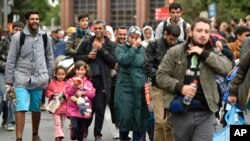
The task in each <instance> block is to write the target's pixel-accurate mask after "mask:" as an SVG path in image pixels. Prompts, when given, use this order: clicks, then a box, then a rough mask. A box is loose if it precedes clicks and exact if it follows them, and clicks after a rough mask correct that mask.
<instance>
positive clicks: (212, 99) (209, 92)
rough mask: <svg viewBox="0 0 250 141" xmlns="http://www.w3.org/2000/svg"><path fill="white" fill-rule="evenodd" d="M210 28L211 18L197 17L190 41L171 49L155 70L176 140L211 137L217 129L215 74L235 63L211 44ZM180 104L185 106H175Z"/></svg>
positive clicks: (226, 69)
mask: <svg viewBox="0 0 250 141" xmlns="http://www.w3.org/2000/svg"><path fill="white" fill-rule="evenodd" d="M210 31H211V26H210V21H209V20H207V19H205V18H197V19H196V20H195V21H194V23H193V24H192V26H191V31H190V33H189V36H190V37H189V38H188V40H187V42H186V43H185V44H180V45H177V46H176V47H174V48H170V49H169V51H168V52H167V54H166V55H165V56H164V58H163V60H162V62H161V63H160V65H159V68H158V71H157V74H156V81H157V84H158V86H159V87H160V88H162V89H163V90H165V91H166V96H165V108H166V109H168V110H170V111H171V110H172V112H171V117H170V120H171V123H172V128H173V135H174V140H175V141H190V140H192V141H209V140H212V136H213V134H214V132H215V123H216V119H215V112H217V111H218V103H219V94H218V89H217V84H216V81H215V78H216V77H215V76H216V75H222V76H226V75H227V74H228V73H229V72H230V70H231V68H232V64H231V62H230V61H229V60H228V59H227V57H226V56H224V55H223V54H222V53H221V52H220V50H219V49H217V48H214V47H213V46H212V45H211V44H210V42H209V37H210ZM184 98H188V99H189V100H191V103H190V104H188V103H186V102H187V101H185V100H184V101H183V99H184ZM178 100H179V101H178ZM178 103H179V104H178ZM181 104H182V107H183V108H182V109H183V110H175V109H177V108H178V107H176V105H177V106H180V105H181ZM171 108H172V109H171Z"/></svg>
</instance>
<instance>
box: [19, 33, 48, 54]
mask: <svg viewBox="0 0 250 141" xmlns="http://www.w3.org/2000/svg"><path fill="white" fill-rule="evenodd" d="M42 36H43V45H44V52H45V51H46V47H47V43H48V37H47V34H46V33H45V34H43V35H42ZM24 41H25V34H24V33H23V31H21V32H20V50H19V55H18V56H20V53H21V49H22V47H23V44H24Z"/></svg>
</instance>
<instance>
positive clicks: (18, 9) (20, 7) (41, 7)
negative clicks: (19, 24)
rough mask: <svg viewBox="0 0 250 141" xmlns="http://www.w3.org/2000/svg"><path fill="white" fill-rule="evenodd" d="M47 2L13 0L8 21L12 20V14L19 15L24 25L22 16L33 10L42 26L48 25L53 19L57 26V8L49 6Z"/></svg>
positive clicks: (46, 0)
mask: <svg viewBox="0 0 250 141" xmlns="http://www.w3.org/2000/svg"><path fill="white" fill-rule="evenodd" d="M48 1H49V0H14V6H13V7H12V12H11V14H10V15H9V17H10V18H9V19H12V17H13V15H14V14H18V15H20V17H21V18H20V20H21V21H23V22H24V23H25V17H24V14H25V13H26V12H27V11H28V10H30V9H34V10H37V11H39V13H40V18H41V19H40V21H41V24H43V25H50V22H51V18H52V17H55V19H56V22H55V23H56V24H59V20H60V19H59V14H60V10H59V6H57V7H55V8H54V7H53V6H51V5H50V4H49V2H48Z"/></svg>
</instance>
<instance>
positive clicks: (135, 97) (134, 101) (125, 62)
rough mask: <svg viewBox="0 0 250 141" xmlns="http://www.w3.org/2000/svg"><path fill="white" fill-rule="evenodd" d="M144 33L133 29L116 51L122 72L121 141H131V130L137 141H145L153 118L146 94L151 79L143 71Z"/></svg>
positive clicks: (118, 110) (119, 87) (118, 94)
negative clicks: (149, 118)
mask: <svg viewBox="0 0 250 141" xmlns="http://www.w3.org/2000/svg"><path fill="white" fill-rule="evenodd" d="M141 34H142V33H141V30H140V28H139V27H137V26H132V27H130V29H129V31H128V37H127V41H126V44H119V45H118V46H117V48H116V56H117V62H118V65H119V73H118V77H117V82H116V89H115V104H114V105H115V116H116V119H117V121H118V123H119V129H120V140H121V141H127V140H128V133H129V131H133V139H132V140H133V141H145V133H146V131H147V129H148V117H149V115H148V109H147V105H146V101H145V95H144V84H145V82H146V81H147V76H146V74H145V72H144V69H143V64H144V53H145V48H144V47H143V46H142V45H141V38H140V36H141Z"/></svg>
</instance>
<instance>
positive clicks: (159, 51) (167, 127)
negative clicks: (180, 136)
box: [144, 24, 181, 141]
mask: <svg viewBox="0 0 250 141" xmlns="http://www.w3.org/2000/svg"><path fill="white" fill-rule="evenodd" d="M166 26H167V25H166ZM180 32H181V31H180V28H179V26H178V25H175V24H170V25H168V26H167V27H164V31H163V36H162V38H160V39H157V40H155V41H153V42H151V43H149V45H148V47H147V49H146V56H145V63H144V69H145V71H146V73H147V75H148V77H149V78H151V81H152V91H151V97H152V101H153V102H152V103H153V112H154V116H155V125H154V140H155V141H166V140H167V139H168V140H169V141H173V135H172V127H171V124H170V120H169V114H167V112H165V111H164V95H165V94H164V92H163V90H161V89H159V88H158V86H157V83H156V72H157V70H158V66H159V64H160V62H161V60H162V59H163V57H164V55H165V54H166V52H167V51H168V49H169V48H170V47H172V46H174V45H175V44H177V43H178V42H177V39H178V37H179V36H180Z"/></svg>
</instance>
